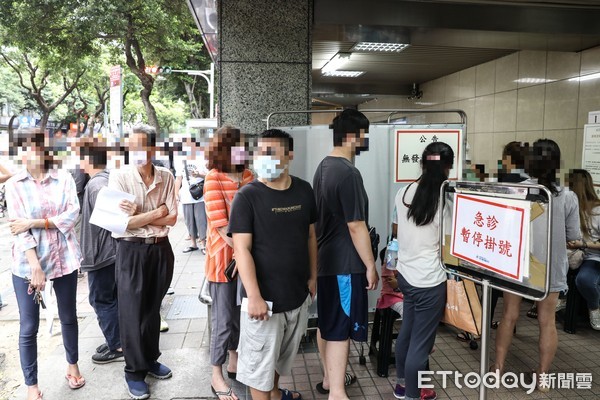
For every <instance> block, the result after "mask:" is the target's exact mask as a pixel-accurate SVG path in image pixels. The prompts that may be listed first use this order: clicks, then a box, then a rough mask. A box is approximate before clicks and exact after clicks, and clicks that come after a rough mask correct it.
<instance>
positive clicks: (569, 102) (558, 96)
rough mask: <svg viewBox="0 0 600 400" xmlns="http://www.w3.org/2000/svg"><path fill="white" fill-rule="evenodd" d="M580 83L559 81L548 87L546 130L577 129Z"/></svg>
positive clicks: (545, 109) (545, 112) (545, 114)
mask: <svg viewBox="0 0 600 400" xmlns="http://www.w3.org/2000/svg"><path fill="white" fill-rule="evenodd" d="M578 92H579V82H577V81H575V82H573V81H568V80H564V81H558V82H552V83H548V84H547V85H546V96H545V104H544V130H549V129H575V128H576V127H577V101H578Z"/></svg>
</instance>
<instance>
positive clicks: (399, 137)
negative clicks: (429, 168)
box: [396, 129, 463, 182]
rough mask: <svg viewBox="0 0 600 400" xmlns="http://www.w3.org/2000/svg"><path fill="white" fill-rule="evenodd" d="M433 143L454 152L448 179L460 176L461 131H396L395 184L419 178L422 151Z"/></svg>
mask: <svg viewBox="0 0 600 400" xmlns="http://www.w3.org/2000/svg"><path fill="white" fill-rule="evenodd" d="M434 142H444V143H446V144H448V145H449V146H450V147H451V148H452V150H453V151H454V165H453V168H452V169H451V170H450V174H449V176H448V177H449V179H450V180H457V179H458V178H459V177H461V176H462V159H463V155H462V151H463V149H462V146H461V143H462V129H397V130H396V182H412V181H414V180H416V179H418V178H419V176H421V157H422V155H423V150H425V147H427V145H429V144H430V143H434Z"/></svg>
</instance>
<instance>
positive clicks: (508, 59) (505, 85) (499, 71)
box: [495, 52, 519, 93]
mask: <svg viewBox="0 0 600 400" xmlns="http://www.w3.org/2000/svg"><path fill="white" fill-rule="evenodd" d="M517 79H519V53H518V52H517V53H513V54H510V55H508V56H505V57H502V58H499V59H498V60H496V85H495V86H496V93H498V92H504V91H506V90H512V89H516V88H517V82H516V80H517Z"/></svg>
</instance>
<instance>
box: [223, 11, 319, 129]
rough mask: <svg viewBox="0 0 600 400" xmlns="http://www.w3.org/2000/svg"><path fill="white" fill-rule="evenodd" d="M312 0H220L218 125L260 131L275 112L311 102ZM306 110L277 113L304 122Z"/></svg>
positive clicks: (283, 120)
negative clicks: (288, 113) (298, 113)
mask: <svg viewBox="0 0 600 400" xmlns="http://www.w3.org/2000/svg"><path fill="white" fill-rule="evenodd" d="M312 11H313V0H298V1H289V0H219V12H218V15H219V62H218V65H217V72H218V90H219V93H218V95H219V97H218V99H219V124H220V125H222V124H233V125H235V126H237V127H239V128H241V129H242V131H243V132H249V133H259V132H262V131H263V130H264V129H265V127H266V123H265V122H264V121H263V119H265V118H266V117H267V115H268V114H269V113H271V112H274V111H283V110H286V111H289V110H308V109H309V108H310V104H311V69H312V52H311V29H312ZM308 121H309V117H308V116H306V115H291V116H290V115H288V116H282V117H278V118H277V119H276V120H273V122H274V123H275V124H277V125H279V126H281V125H307V124H308Z"/></svg>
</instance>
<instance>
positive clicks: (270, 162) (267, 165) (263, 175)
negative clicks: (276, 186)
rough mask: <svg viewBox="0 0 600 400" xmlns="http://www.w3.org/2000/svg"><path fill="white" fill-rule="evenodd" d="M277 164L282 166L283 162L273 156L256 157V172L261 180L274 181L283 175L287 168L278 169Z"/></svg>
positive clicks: (254, 164)
mask: <svg viewBox="0 0 600 400" xmlns="http://www.w3.org/2000/svg"><path fill="white" fill-rule="evenodd" d="M277 164H281V160H278V159H277V158H275V157H273V156H256V157H254V163H253V166H254V172H256V175H258V177H259V178H260V179H265V180H267V181H273V180H275V179H277V178H279V177H280V176H281V174H283V171H285V169H286V168H287V166H283V167H282V168H277Z"/></svg>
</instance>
